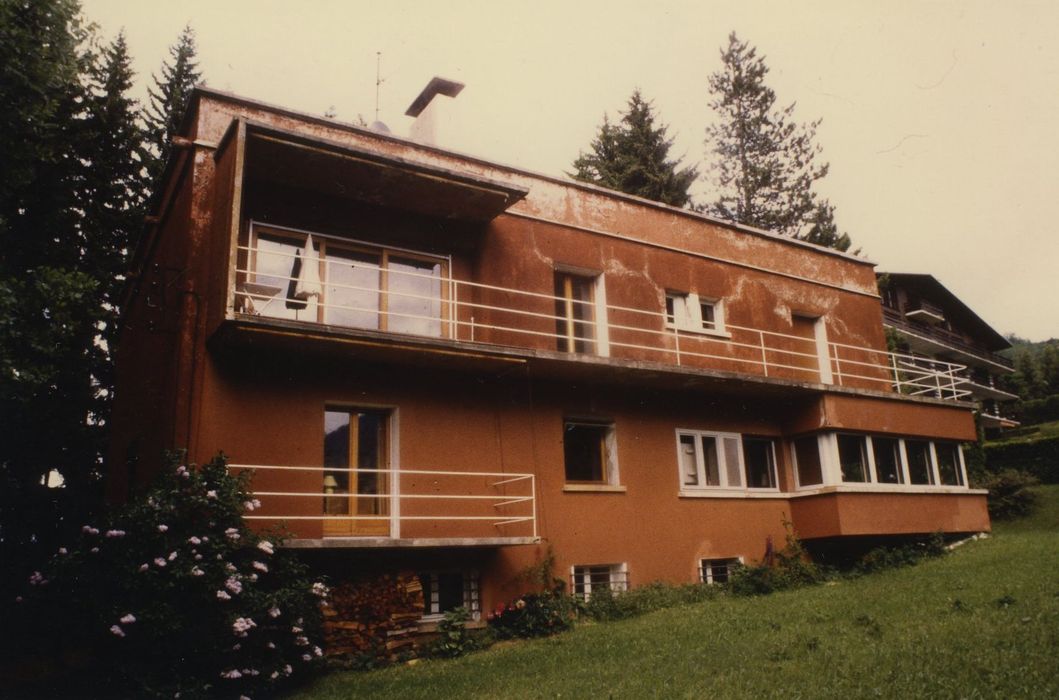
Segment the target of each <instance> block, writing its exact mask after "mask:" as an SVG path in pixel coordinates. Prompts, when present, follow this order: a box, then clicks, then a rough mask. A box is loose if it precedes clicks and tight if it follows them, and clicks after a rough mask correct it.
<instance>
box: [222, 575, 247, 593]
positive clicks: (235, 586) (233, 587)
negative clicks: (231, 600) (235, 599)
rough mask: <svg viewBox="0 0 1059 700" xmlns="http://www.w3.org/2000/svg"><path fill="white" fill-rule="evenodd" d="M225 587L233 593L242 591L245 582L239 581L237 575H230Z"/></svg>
mask: <svg viewBox="0 0 1059 700" xmlns="http://www.w3.org/2000/svg"><path fill="white" fill-rule="evenodd" d="M224 587H225V588H227V589H228V590H229V591H231V592H232V593H242V592H243V584H242V583H240V582H239V579H237V578H236V577H235V576H229V577H228V580H227V581H225V582H224Z"/></svg>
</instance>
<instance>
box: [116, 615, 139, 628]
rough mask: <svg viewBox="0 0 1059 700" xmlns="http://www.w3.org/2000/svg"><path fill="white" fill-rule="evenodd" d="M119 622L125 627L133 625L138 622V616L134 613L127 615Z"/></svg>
mask: <svg viewBox="0 0 1059 700" xmlns="http://www.w3.org/2000/svg"><path fill="white" fill-rule="evenodd" d="M118 622H120V623H121V624H123V625H131V624H132V623H134V622H136V616H135V615H133V614H132V613H125V614H124V615H123V616H122V618H121V619H120V620H118Z"/></svg>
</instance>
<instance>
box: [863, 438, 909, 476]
mask: <svg viewBox="0 0 1059 700" xmlns="http://www.w3.org/2000/svg"><path fill="white" fill-rule="evenodd" d="M871 446H872V452H873V453H874V454H875V476H876V477H877V478H878V479H879V483H880V484H900V483H901V482H902V481H904V478H903V475H902V474H901V448H900V445H899V444H898V442H897V440H896V439H894V438H885V437H873V438H872V439H871Z"/></svg>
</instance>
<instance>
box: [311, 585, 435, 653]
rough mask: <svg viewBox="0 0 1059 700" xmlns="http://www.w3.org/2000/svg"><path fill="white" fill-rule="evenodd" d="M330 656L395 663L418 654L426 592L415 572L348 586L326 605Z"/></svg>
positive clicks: (333, 594)
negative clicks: (368, 656)
mask: <svg viewBox="0 0 1059 700" xmlns="http://www.w3.org/2000/svg"><path fill="white" fill-rule="evenodd" d="M323 613H324V645H325V650H326V653H327V655H328V656H357V657H363V656H366V655H370V656H374V657H375V658H376V659H377V660H378V661H380V662H393V661H397V660H398V659H399V658H401V657H407V656H410V655H414V654H415V653H416V634H417V633H418V631H419V624H418V621H419V618H420V617H421V616H422V615H423V587H422V585H421V584H420V583H419V577H418V576H416V575H415V574H414V573H411V572H401V573H398V574H381V575H378V576H374V577H372V578H364V579H359V580H355V581H346V582H343V583H340V584H337V585H335V586H332V588H331V594H330V596H329V601H328V603H327V604H326V605H325V606H324V609H323Z"/></svg>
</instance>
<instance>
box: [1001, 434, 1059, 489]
mask: <svg viewBox="0 0 1059 700" xmlns="http://www.w3.org/2000/svg"><path fill="white" fill-rule="evenodd" d="M985 463H986V469H987V470H988V471H990V472H992V473H994V474H995V473H998V472H1001V471H1003V470H1005V469H1018V470H1020V471H1024V472H1027V473H1029V474H1032V475H1034V476H1035V477H1037V478H1038V479H1040V480H1041V481H1042V482H1043V483H1045V484H1059V436H1057V437H1050V438H1044V439H1041V440H1036V441H1034V442H1013V443H1000V444H996V445H986V446H985Z"/></svg>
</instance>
